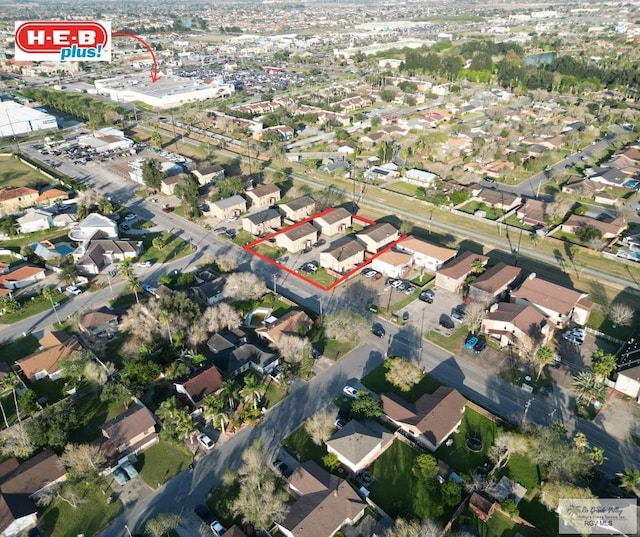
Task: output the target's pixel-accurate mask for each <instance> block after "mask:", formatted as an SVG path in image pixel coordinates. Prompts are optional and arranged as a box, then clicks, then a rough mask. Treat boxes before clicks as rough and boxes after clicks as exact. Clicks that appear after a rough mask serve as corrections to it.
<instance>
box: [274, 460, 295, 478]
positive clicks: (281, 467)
mask: <svg viewBox="0 0 640 537" xmlns="http://www.w3.org/2000/svg"><path fill="white" fill-rule="evenodd" d="M273 465H274V466H275V467H276V469H277V470H278V471H279V472H280V473H281V474H282V477H284V478H289V477H291V474H292V473H293V472H292V471H291V468H289V467H288V466H287V465H286V464H285V463H284V462H282V461H281V460H280V459H276V460H275V461H273Z"/></svg>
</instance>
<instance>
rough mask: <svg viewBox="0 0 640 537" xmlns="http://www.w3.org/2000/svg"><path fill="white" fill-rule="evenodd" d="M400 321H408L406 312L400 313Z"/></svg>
mask: <svg viewBox="0 0 640 537" xmlns="http://www.w3.org/2000/svg"><path fill="white" fill-rule="evenodd" d="M402 320H403V321H408V320H409V312H408V311H403V312H402Z"/></svg>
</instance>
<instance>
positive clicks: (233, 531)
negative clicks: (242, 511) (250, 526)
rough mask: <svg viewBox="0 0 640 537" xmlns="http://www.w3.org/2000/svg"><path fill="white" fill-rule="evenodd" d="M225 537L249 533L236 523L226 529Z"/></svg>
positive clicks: (245, 536) (237, 536)
mask: <svg viewBox="0 0 640 537" xmlns="http://www.w3.org/2000/svg"><path fill="white" fill-rule="evenodd" d="M225 537H247V534H246V533H245V532H244V531H242V530H241V529H240V528H239V527H238V526H236V525H235V524H234V525H233V526H231V527H230V528H229V529H228V530H227V531H226V533H225Z"/></svg>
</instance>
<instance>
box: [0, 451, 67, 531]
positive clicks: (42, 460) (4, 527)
mask: <svg viewBox="0 0 640 537" xmlns="http://www.w3.org/2000/svg"><path fill="white" fill-rule="evenodd" d="M66 477H67V472H66V470H65V469H64V466H62V464H61V463H60V459H59V458H58V456H57V455H56V454H55V453H54V452H53V451H51V450H50V449H46V450H45V451H42V452H41V453H39V454H38V455H35V456H34V457H31V458H30V459H27V460H26V461H25V462H23V463H22V464H19V463H18V461H17V460H16V459H15V458H11V459H8V460H6V461H4V462H3V463H2V464H0V535H2V537H14V536H19V535H26V532H27V530H29V529H30V528H33V527H35V526H36V524H37V523H38V508H37V507H36V502H37V499H38V498H39V497H40V496H41V495H42V494H43V493H44V492H45V491H46V490H47V489H49V488H50V487H52V486H54V485H55V484H56V483H60V482H62V481H64V480H65V479H66Z"/></svg>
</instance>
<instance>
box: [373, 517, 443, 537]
mask: <svg viewBox="0 0 640 537" xmlns="http://www.w3.org/2000/svg"><path fill="white" fill-rule="evenodd" d="M441 531H442V529H441V528H440V526H438V525H437V524H436V523H435V522H433V521H432V520H429V519H427V520H406V519H404V518H399V519H397V520H396V522H395V524H394V525H393V526H391V527H390V528H388V529H387V530H385V532H384V537H438V536H439V535H440V532H441Z"/></svg>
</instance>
